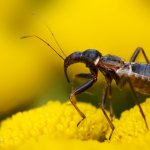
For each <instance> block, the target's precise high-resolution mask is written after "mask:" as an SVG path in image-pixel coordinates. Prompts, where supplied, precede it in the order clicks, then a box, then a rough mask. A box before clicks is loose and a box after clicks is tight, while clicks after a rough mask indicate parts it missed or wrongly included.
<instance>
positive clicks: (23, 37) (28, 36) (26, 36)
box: [20, 35, 65, 60]
mask: <svg viewBox="0 0 150 150" xmlns="http://www.w3.org/2000/svg"><path fill="white" fill-rule="evenodd" d="M30 37H35V38H37V39H39V40H41V41H42V42H44V43H45V44H46V45H47V46H48V47H50V48H51V49H52V50H53V51H54V52H55V53H56V54H57V55H58V56H59V57H60V58H61V59H63V60H65V58H64V57H63V56H61V55H60V54H59V53H58V52H57V51H56V50H55V49H54V48H53V47H52V46H51V45H50V44H49V43H48V42H47V41H45V40H44V39H42V38H41V37H39V36H37V35H25V36H22V37H20V38H21V39H25V38H30Z"/></svg>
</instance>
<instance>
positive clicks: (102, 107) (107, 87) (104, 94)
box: [101, 84, 115, 139]
mask: <svg viewBox="0 0 150 150" xmlns="http://www.w3.org/2000/svg"><path fill="white" fill-rule="evenodd" d="M109 88H110V87H109V85H108V84H107V85H106V86H105V89H104V93H103V96H102V100H101V101H102V102H101V109H102V111H103V114H104V115H105V117H106V119H107V121H108V123H109V125H110V127H111V129H112V131H111V133H110V136H109V139H110V138H111V136H112V134H113V131H114V129H115V127H114V125H113V123H112V121H111V120H110V118H109V117H108V115H107V113H106V112H105V109H104V108H105V101H106V98H107V95H108V91H109Z"/></svg>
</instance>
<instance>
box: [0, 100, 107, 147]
mask: <svg viewBox="0 0 150 150" xmlns="http://www.w3.org/2000/svg"><path fill="white" fill-rule="evenodd" d="M77 105H78V106H79V108H80V109H81V110H82V111H83V112H84V113H85V115H86V117H87V118H86V119H85V120H84V121H82V122H81V124H80V125H79V126H78V127H77V123H78V122H79V121H80V120H81V117H80V116H79V114H78V113H77V111H76V110H75V109H74V108H73V106H72V105H71V104H70V103H60V102H49V103H48V104H47V105H45V106H42V107H40V108H36V109H32V110H29V111H25V112H19V113H17V114H15V115H13V116H12V117H11V118H9V119H7V120H5V121H3V122H2V124H1V128H0V146H10V145H17V144H19V143H23V142H25V141H27V140H29V139H36V140H38V139H39V138H40V136H43V135H48V137H49V138H52V139H58V138H62V139H65V138H66V139H80V140H87V139H96V140H100V139H101V138H105V135H106V133H107V132H108V130H109V125H108V123H107V120H106V118H105V116H104V115H103V114H102V112H101V110H100V109H96V108H95V107H94V106H92V105H90V104H86V103H78V104H77Z"/></svg>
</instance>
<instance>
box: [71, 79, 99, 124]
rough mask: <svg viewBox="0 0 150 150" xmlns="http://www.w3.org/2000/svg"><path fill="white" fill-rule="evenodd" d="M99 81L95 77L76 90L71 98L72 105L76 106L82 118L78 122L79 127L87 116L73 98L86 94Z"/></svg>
mask: <svg viewBox="0 0 150 150" xmlns="http://www.w3.org/2000/svg"><path fill="white" fill-rule="evenodd" d="M96 81H97V77H93V78H92V79H90V80H88V81H87V82H86V83H84V84H82V85H81V86H79V87H77V88H75V89H74V90H73V91H72V92H71V94H70V96H69V99H70V102H71V103H72V105H73V106H74V108H75V109H76V110H77V112H78V113H79V115H80V116H81V117H82V119H81V120H80V121H79V122H78V124H77V126H79V124H80V123H81V121H83V120H84V119H85V118H86V116H85V114H84V113H83V112H82V111H81V110H80V109H79V108H78V106H77V105H76V102H75V101H73V100H72V97H73V96H75V95H77V94H80V93H81V92H84V91H85V90H87V89H88V88H90V87H91V86H92V85H93V84H94V83H95V82H96Z"/></svg>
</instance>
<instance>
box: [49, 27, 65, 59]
mask: <svg viewBox="0 0 150 150" xmlns="http://www.w3.org/2000/svg"><path fill="white" fill-rule="evenodd" d="M46 27H47V29H48V31H49V32H50V33H51V35H52V37H53V39H54V41H55V42H56V44H57V46H58V47H59V49H60V50H61V52H62V54H63V55H64V56H65V57H67V56H66V54H65V53H64V51H63V49H62V48H61V46H60V44H59V43H58V41H57V39H56V37H55V35H54V33H53V32H52V30H51V29H50V27H49V26H48V25H46Z"/></svg>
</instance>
